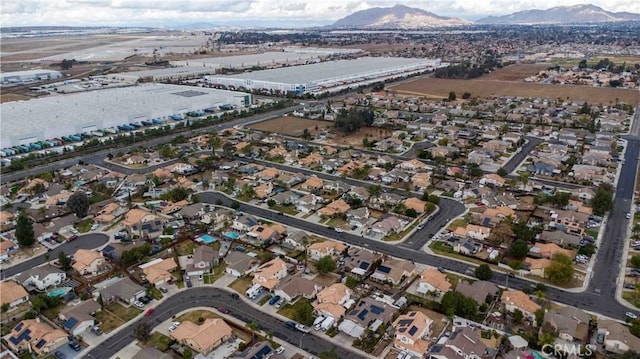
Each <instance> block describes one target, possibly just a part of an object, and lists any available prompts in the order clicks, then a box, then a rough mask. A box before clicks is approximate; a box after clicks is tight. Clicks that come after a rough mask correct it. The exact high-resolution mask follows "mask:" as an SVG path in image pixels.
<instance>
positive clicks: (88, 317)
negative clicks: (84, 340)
mask: <svg viewBox="0 0 640 359" xmlns="http://www.w3.org/2000/svg"><path fill="white" fill-rule="evenodd" d="M101 308H102V307H101V306H100V303H98V302H97V301H95V300H93V299H89V300H85V301H82V302H80V303H75V304H70V305H67V306H66V307H64V308H62V310H61V311H60V313H59V314H58V318H59V319H60V320H61V321H62V323H63V324H62V327H63V328H64V329H65V330H66V331H67V332H69V334H71V335H80V334H82V333H83V332H84V331H85V330H87V328H91V327H92V326H93V325H94V324H95V323H96V319H95V318H94V317H93V316H94V315H95V314H96V313H97V312H99V311H100V310H101Z"/></svg>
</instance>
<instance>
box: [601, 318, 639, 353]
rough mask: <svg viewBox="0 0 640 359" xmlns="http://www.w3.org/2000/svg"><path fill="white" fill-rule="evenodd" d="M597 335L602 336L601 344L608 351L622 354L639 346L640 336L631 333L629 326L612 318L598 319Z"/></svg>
mask: <svg viewBox="0 0 640 359" xmlns="http://www.w3.org/2000/svg"><path fill="white" fill-rule="evenodd" d="M598 335H602V336H603V337H604V341H603V343H602V345H604V349H605V350H606V351H607V352H609V353H615V354H624V353H626V352H628V351H630V350H637V349H638V348H640V338H638V337H636V336H635V335H633V334H631V332H630V331H629V327H627V326H626V325H623V324H620V323H618V322H617V321H614V320H599V321H598Z"/></svg>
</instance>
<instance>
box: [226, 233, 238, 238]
mask: <svg viewBox="0 0 640 359" xmlns="http://www.w3.org/2000/svg"><path fill="white" fill-rule="evenodd" d="M224 235H225V236H226V237H227V238H231V239H238V238H240V236H239V235H238V233H236V232H227V233H225V234H224Z"/></svg>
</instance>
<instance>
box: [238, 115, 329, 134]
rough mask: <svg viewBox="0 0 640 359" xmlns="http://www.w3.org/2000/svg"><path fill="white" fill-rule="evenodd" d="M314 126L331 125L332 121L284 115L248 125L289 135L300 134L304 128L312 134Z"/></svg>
mask: <svg viewBox="0 0 640 359" xmlns="http://www.w3.org/2000/svg"><path fill="white" fill-rule="evenodd" d="M316 126H317V127H318V129H321V128H325V127H330V126H333V122H329V121H320V120H308V119H305V118H299V117H294V116H284V117H279V118H274V119H273V120H269V121H264V122H259V123H255V124H253V125H251V126H249V127H250V128H254V129H256V130H260V131H268V132H277V133H280V134H283V135H289V136H300V135H302V132H303V131H304V130H305V129H308V130H309V132H310V133H311V134H313V133H314V132H316V130H315V128H316Z"/></svg>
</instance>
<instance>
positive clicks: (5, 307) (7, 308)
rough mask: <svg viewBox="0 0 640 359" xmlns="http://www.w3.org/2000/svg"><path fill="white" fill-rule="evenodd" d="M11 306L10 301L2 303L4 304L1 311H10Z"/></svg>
mask: <svg viewBox="0 0 640 359" xmlns="http://www.w3.org/2000/svg"><path fill="white" fill-rule="evenodd" d="M9 306H10V303H4V304H2V306H1V307H0V312H2V313H6V312H8V311H9Z"/></svg>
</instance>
